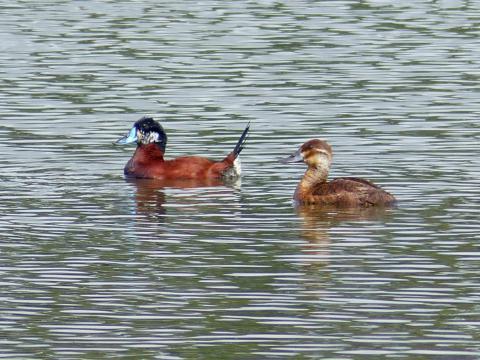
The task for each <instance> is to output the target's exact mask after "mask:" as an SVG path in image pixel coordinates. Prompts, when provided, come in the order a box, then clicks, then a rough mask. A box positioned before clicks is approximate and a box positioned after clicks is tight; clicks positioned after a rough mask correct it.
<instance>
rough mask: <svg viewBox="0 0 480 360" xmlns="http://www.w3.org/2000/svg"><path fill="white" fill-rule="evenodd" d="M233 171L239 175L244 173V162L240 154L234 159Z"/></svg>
mask: <svg viewBox="0 0 480 360" xmlns="http://www.w3.org/2000/svg"><path fill="white" fill-rule="evenodd" d="M233 171H234V173H235V174H236V175H237V176H240V175H241V174H242V162H241V161H240V156H237V158H236V159H235V160H234V161H233Z"/></svg>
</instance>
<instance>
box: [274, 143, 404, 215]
mask: <svg viewBox="0 0 480 360" xmlns="http://www.w3.org/2000/svg"><path fill="white" fill-rule="evenodd" d="M283 162H285V163H290V162H304V163H305V164H307V166H308V169H307V171H306V172H305V175H304V176H303V178H302V179H301V180H300V183H299V184H298V186H297V189H296V190H295V193H294V195H293V199H294V200H295V201H296V202H297V203H299V204H316V205H318V206H326V205H334V206H339V207H370V206H390V205H394V204H395V197H394V196H393V195H392V194H390V193H388V192H386V191H385V190H383V189H382V188H380V187H379V186H377V185H375V184H373V183H372V182H370V181H368V180H364V179H358V178H338V179H333V180H331V181H328V179H327V177H328V172H329V170H330V165H331V163H332V147H331V146H330V145H329V144H328V143H327V142H326V141H323V140H318V139H313V140H310V141H307V142H306V143H304V144H303V145H302V146H301V147H300V148H299V149H298V150H297V152H295V153H294V154H293V155H291V156H289V157H288V158H286V159H284V160H283Z"/></svg>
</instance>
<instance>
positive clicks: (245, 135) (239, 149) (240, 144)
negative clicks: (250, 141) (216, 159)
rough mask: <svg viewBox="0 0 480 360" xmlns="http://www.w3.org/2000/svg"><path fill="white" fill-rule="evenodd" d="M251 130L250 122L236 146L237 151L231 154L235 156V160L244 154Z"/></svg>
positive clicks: (234, 150)
mask: <svg viewBox="0 0 480 360" xmlns="http://www.w3.org/2000/svg"><path fill="white" fill-rule="evenodd" d="M249 130H250V122H249V123H248V124H247V127H246V128H245V130H243V133H242V136H240V139H238V142H237V145H235V149H233V151H232V152H231V154H233V156H234V159H236V158H237V156H238V155H239V154H240V153H241V152H242V150H243V148H244V146H245V142H246V141H247V138H248V131H249Z"/></svg>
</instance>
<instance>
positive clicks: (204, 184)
mask: <svg viewBox="0 0 480 360" xmlns="http://www.w3.org/2000/svg"><path fill="white" fill-rule="evenodd" d="M127 182H128V183H130V184H132V185H133V186H134V187H135V206H136V213H137V214H141V215H146V216H148V217H162V216H163V215H165V214H166V213H167V210H166V208H165V206H164V205H165V203H166V200H167V196H166V195H165V190H166V189H195V188H218V192H219V193H221V194H223V193H225V191H227V192H228V193H232V192H233V190H232V189H238V187H239V186H240V184H241V182H240V179H236V180H235V181H233V182H229V183H226V182H225V181H223V180H221V179H203V180H193V179H187V180H171V179H170V180H158V179H135V178H127ZM215 191H216V190H215ZM196 204H197V203H196ZM197 205H198V204H197Z"/></svg>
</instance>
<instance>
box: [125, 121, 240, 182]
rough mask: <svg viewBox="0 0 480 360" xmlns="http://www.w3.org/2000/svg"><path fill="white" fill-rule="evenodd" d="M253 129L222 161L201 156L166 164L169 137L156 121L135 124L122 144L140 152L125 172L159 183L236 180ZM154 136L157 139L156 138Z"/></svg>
mask: <svg viewBox="0 0 480 360" xmlns="http://www.w3.org/2000/svg"><path fill="white" fill-rule="evenodd" d="M248 130H249V127H248V126H247V128H246V129H245V130H244V132H243V134H242V136H241V137H240V139H239V141H238V143H237V145H236V146H235V148H234V150H233V151H232V152H231V153H230V154H228V155H227V156H226V157H225V158H224V159H223V160H221V161H214V160H211V159H208V158H205V157H201V156H182V157H178V158H175V159H171V160H165V159H164V154H165V147H166V142H167V136H166V134H165V132H164V131H163V128H162V127H161V126H160V124H158V123H157V122H156V121H154V120H153V119H152V118H146V117H144V118H142V119H140V120H139V121H137V122H136V123H135V125H134V126H133V128H132V130H131V131H130V134H129V135H128V136H127V137H124V138H123V139H120V140H119V142H120V143H129V142H134V141H136V142H137V149H136V150H135V153H134V154H133V156H132V158H131V159H130V160H129V161H128V162H127V164H126V165H125V168H124V173H125V176H127V177H133V178H147V179H159V180H166V181H171V180H200V181H202V180H209V179H232V178H237V177H238V176H240V174H241V169H240V161H239V158H238V155H239V154H240V152H241V151H242V149H243V146H244V143H245V140H246V136H247V133H248ZM152 134H153V135H152Z"/></svg>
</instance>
